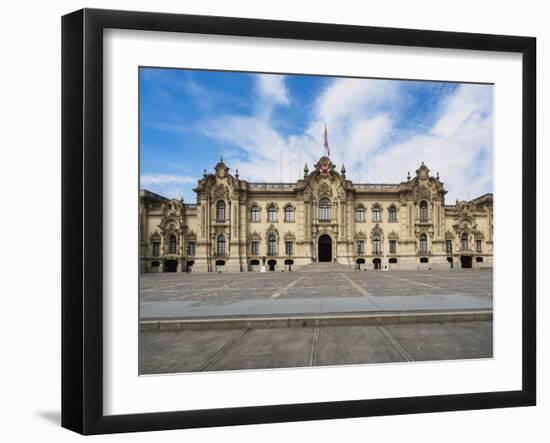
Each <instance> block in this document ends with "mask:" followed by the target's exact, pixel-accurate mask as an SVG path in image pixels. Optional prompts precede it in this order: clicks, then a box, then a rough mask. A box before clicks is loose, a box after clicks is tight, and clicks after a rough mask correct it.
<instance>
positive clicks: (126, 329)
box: [62, 9, 536, 434]
mask: <svg viewBox="0 0 550 443" xmlns="http://www.w3.org/2000/svg"><path fill="white" fill-rule="evenodd" d="M535 50H536V42H535V39H534V38H530V37H515V36H496V35H484V34H463V33H452V32H436V31H421V30H410V29H388V28H373V27H359V26H348V25H336V24H319V23H298V22H281V21H270V20H255V19H242V18H228V17H207V16H189V15H175V14H158V13H148V12H125V11H108V10H90V9H84V10H81V11H77V12H74V13H72V14H69V15H66V16H64V17H63V21H62V56H63V66H62V77H63V78H62V87H63V88H62V91H63V94H62V105H63V115H62V118H63V127H62V139H63V146H62V161H63V165H62V171H63V195H62V196H63V214H62V220H63V226H62V231H63V236H62V240H63V245H62V251H63V276H62V279H63V294H62V297H63V299H62V425H63V426H64V427H66V428H68V429H71V430H74V431H77V432H80V433H83V434H100V433H114V432H130V431H146V430H160V429H177V428H190V427H206V426H227V425H237V424H251V423H272V422H282V421H298V420H318V419H329V418H345V417H359V416H374V415H388V414H409V413H421V412H433V411H452V410H464V409H483V408H497V407H513V406H528V405H534V404H535V401H536V373H535V367H536V354H535V349H536V342H535V330H536V325H535V319H536V317H535V305H536V302H535V300H536V289H535V257H536V230H535V221H536V217H535V214H536V208H535V202H536V198H535V195H536V178H535V169H536V168H535V131H536V125H535V110H536V106H535V72H536V70H535V59H536V54H535Z"/></svg>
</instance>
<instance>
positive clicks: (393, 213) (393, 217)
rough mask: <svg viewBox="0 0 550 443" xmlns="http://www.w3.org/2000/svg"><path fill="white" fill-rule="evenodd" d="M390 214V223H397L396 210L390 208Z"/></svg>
mask: <svg viewBox="0 0 550 443" xmlns="http://www.w3.org/2000/svg"><path fill="white" fill-rule="evenodd" d="M389 214H390V216H389V221H390V223H395V222H396V221H397V211H396V210H395V208H390V212H389Z"/></svg>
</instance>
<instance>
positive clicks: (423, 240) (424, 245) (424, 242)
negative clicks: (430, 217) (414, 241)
mask: <svg viewBox="0 0 550 443" xmlns="http://www.w3.org/2000/svg"><path fill="white" fill-rule="evenodd" d="M418 251H419V252H420V253H421V254H426V253H427V252H428V236H427V235H426V234H420V247H419V248H418Z"/></svg>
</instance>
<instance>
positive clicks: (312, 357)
mask: <svg viewBox="0 0 550 443" xmlns="http://www.w3.org/2000/svg"><path fill="white" fill-rule="evenodd" d="M318 342H319V326H315V328H313V340H312V343H311V353H310V354H309V366H313V365H314V364H315V360H317V343H318Z"/></svg>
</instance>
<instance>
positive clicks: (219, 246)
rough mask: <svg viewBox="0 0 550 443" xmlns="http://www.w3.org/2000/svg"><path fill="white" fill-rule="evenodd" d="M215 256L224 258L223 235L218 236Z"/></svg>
mask: <svg viewBox="0 0 550 443" xmlns="http://www.w3.org/2000/svg"><path fill="white" fill-rule="evenodd" d="M216 255H217V256H218V257H224V256H225V236H224V235H223V234H222V235H220V236H218V241H217V243H216Z"/></svg>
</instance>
